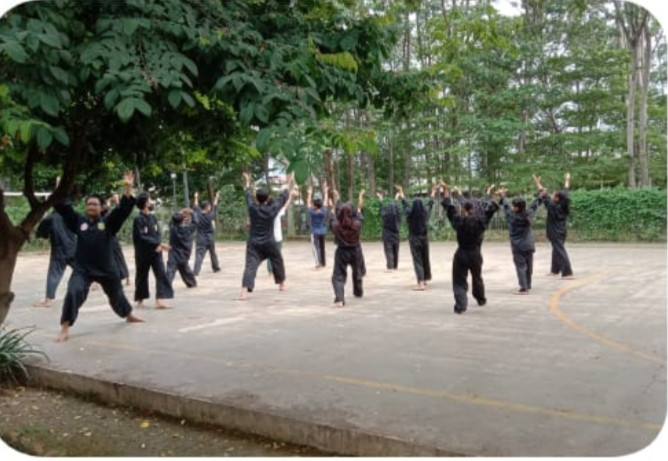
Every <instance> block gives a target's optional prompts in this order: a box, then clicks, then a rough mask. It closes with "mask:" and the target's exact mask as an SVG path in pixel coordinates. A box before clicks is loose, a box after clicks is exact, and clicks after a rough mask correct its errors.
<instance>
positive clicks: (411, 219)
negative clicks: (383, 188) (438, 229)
mask: <svg viewBox="0 0 668 461" xmlns="http://www.w3.org/2000/svg"><path fill="white" fill-rule="evenodd" d="M394 187H396V189H397V191H398V196H399V197H400V198H401V203H402V204H403V207H404V212H405V213H406V223H407V224H408V243H409V245H410V249H411V256H412V258H413V268H414V269H415V277H416V278H417V285H416V286H415V288H413V290H416V291H424V290H426V289H427V282H428V281H429V280H431V263H430V261H429V217H430V216H431V210H432V208H433V207H434V197H435V196H436V191H437V190H438V184H436V185H435V186H434V187H432V189H431V195H430V197H429V202H427V206H426V207H425V205H424V203H423V202H422V198H420V197H415V198H414V199H413V204H412V205H411V206H409V205H408V202H407V201H406V196H405V195H404V189H403V187H402V186H400V185H395V186H394Z"/></svg>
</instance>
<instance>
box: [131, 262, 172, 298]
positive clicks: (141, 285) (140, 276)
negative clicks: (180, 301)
mask: <svg viewBox="0 0 668 461" xmlns="http://www.w3.org/2000/svg"><path fill="white" fill-rule="evenodd" d="M135 263H136V266H137V270H136V273H135V301H141V300H143V299H147V298H150V297H151V295H150V293H149V290H148V272H149V270H151V269H152V270H153V276H154V277H155V290H156V295H155V297H156V299H170V298H173V297H174V290H172V284H171V282H170V281H169V280H168V279H167V274H166V273H165V263H164V262H163V260H162V252H158V251H151V252H150V253H146V254H144V253H135Z"/></svg>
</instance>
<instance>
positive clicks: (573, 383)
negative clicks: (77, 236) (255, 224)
mask: <svg viewBox="0 0 668 461" xmlns="http://www.w3.org/2000/svg"><path fill="white" fill-rule="evenodd" d="M363 248H364V253H365V257H366V262H367V269H368V273H367V277H366V278H365V280H364V288H365V296H364V298H362V299H356V298H353V297H352V287H351V283H350V281H348V284H347V286H346V296H347V299H346V301H347V305H346V307H344V308H342V309H335V308H332V300H333V293H332V288H331V281H330V278H331V263H332V262H333V256H334V250H335V247H334V245H333V243H332V242H331V241H328V242H327V259H328V260H327V263H328V264H329V266H328V268H327V269H326V270H324V271H318V272H316V271H314V270H313V268H312V265H313V263H312V254H311V250H310V247H309V244H308V243H307V242H287V243H285V244H284V247H283V254H284V257H285V260H286V267H287V274H288V284H289V290H288V291H286V292H279V291H278V290H277V287H276V286H275V285H274V284H273V280H272V279H270V278H268V277H267V273H266V270H265V268H264V266H262V267H261V269H260V271H259V272H258V277H257V284H256V291H255V292H254V293H251V294H250V295H249V299H248V300H247V301H246V302H239V301H235V300H234V298H235V297H236V295H237V293H238V290H239V286H240V281H241V275H242V270H243V263H244V249H245V245H244V243H242V242H225V243H218V245H217V249H218V256H219V258H220V259H221V264H222V267H223V270H222V272H220V273H217V274H213V273H212V272H211V266H210V262H209V260H208V259H206V260H205V263H204V266H203V270H202V274H200V277H199V284H200V285H199V287H198V288H196V289H193V290H186V288H185V286H184V285H183V283H182V282H181V280H180V279H179V278H178V275H177V279H176V280H175V284H174V285H175V290H176V298H175V299H174V300H173V303H172V304H173V306H174V307H175V308H174V309H172V310H167V311H158V310H154V309H152V308H145V309H143V310H137V313H138V315H139V316H141V317H142V318H144V319H145V320H146V321H147V323H144V324H126V323H125V322H123V321H122V320H120V319H119V318H118V317H116V316H115V314H114V313H113V311H111V308H110V307H108V305H107V303H106V298H105V297H104V295H103V294H102V293H101V292H100V291H95V292H91V294H90V296H89V299H88V301H87V303H86V304H85V305H84V307H83V308H82V310H81V312H80V316H79V319H78V321H77V323H76V324H75V325H74V326H73V328H72V329H71V337H70V340H69V341H68V342H66V343H62V344H60V343H54V342H53V341H52V340H53V338H54V337H55V335H56V333H57V331H58V323H59V316H60V305H61V302H62V297H63V296H64V293H65V288H66V280H65V281H64V282H63V283H61V285H60V287H59V291H58V298H59V299H58V301H57V304H56V307H54V308H51V309H37V308H31V307H30V306H31V304H32V303H33V302H34V301H36V300H37V299H40V297H41V296H43V294H44V283H45V282H44V281H45V277H46V268H47V264H48V255H46V254H24V255H22V256H21V257H20V258H19V261H18V265H17V271H16V274H15V278H14V284H13V288H14V291H15V292H16V300H15V302H14V304H13V307H12V311H11V312H10V315H9V318H8V322H7V323H8V325H9V326H12V327H20V326H28V325H33V326H35V327H36V328H37V331H36V332H35V333H33V334H32V335H31V336H30V339H31V341H33V342H35V343H37V344H39V345H40V346H41V347H42V348H43V350H44V351H45V352H47V353H48V356H49V357H50V362H46V361H44V360H42V359H36V360H33V361H32V363H33V364H34V365H35V366H36V368H35V369H34V375H35V376H36V377H37V380H38V381H42V382H44V383H47V384H49V385H52V386H56V387H61V388H69V389H71V390H76V391H79V392H84V393H89V394H97V395H98V396H100V397H101V398H107V399H110V400H116V401H123V402H125V403H131V404H134V405H139V406H145V407H147V408H153V409H157V410H161V411H164V412H165V413H168V414H174V415H176V416H179V417H181V416H183V417H186V416H187V417H188V418H190V419H198V420H201V421H207V422H214V423H219V424H226V425H229V426H232V427H236V428H240V429H243V430H252V431H255V432H257V433H260V434H262V435H268V436H271V437H277V438H282V439H286V440H289V441H293V442H297V443H306V444H312V445H315V446H319V447H321V448H324V449H329V450H332V451H334V452H337V453H340V454H344V453H350V454H358V455H424V454H426V455H442V454H464V455H483V456H543V455H552V456H564V455H565V456H590V455H594V456H616V455H623V454H629V453H634V452H636V451H638V450H640V449H642V448H644V447H646V446H648V445H649V444H650V443H651V442H652V441H653V440H654V439H655V438H656V437H657V434H658V433H659V432H660V430H661V428H662V426H663V423H664V418H665V415H666V247H665V245H625V244H591V245H585V244H569V245H568V247H567V248H568V250H569V253H570V257H571V261H572V263H573V267H574V270H575V275H576V277H577V279H576V280H574V281H562V280H560V279H558V278H553V277H547V276H545V274H546V272H548V268H549V258H550V246H549V244H548V243H540V244H538V245H537V251H536V254H535V269H534V282H533V290H532V291H531V294H530V295H529V296H517V295H513V294H512V291H513V290H514V289H515V288H516V286H517V281H516V280H517V279H516V275H515V271H514V266H513V265H512V257H511V252H510V246H509V244H508V243H507V242H503V243H493V242H486V243H485V244H484V245H483V256H484V259H485V263H484V266H483V277H484V279H485V284H486V290H487V298H488V305H487V306H485V307H478V306H477V305H476V304H475V301H474V300H473V299H472V298H471V297H469V302H470V304H469V310H468V312H467V313H465V314H464V315H461V316H457V315H455V314H453V312H452V308H453V297H452V287H451V283H450V272H451V263H452V255H453V253H454V250H455V244H454V243H453V242H444V243H441V242H439V243H433V244H432V246H431V251H430V252H431V260H432V272H433V274H434V279H433V280H432V282H431V283H430V285H429V288H428V290H427V291H425V292H413V291H412V290H411V288H412V286H413V285H414V283H415V279H414V273H413V269H412V263H411V260H410V252H409V249H408V244H407V242H402V247H401V250H400V262H399V266H400V268H399V270H398V271H397V272H395V273H391V274H387V273H384V272H383V270H384V265H385V262H384V256H383V253H382V247H381V244H380V243H377V242H374V243H365V244H364V245H363ZM125 251H126V257H127V259H128V265H129V266H130V267H131V272H134V270H133V264H134V261H133V258H132V251H131V249H130V248H126V249H125ZM68 276H69V270H68V272H67V273H66V277H68ZM151 292H152V293H154V285H153V280H152V279H151ZM126 293H127V294H128V297H129V298H130V299H132V295H133V290H132V287H128V288H127V289H126ZM148 306H152V301H151V303H149V304H148ZM40 370H41V372H40ZM105 383H106V384H105ZM105 386H106V387H105ZM105 389H106V390H105ZM142 392H143V393H142ZM161 399H162V400H161ZM662 437H665V434H663V435H662Z"/></svg>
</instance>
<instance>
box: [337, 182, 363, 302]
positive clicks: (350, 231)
mask: <svg viewBox="0 0 668 461" xmlns="http://www.w3.org/2000/svg"><path fill="white" fill-rule="evenodd" d="M363 195H364V190H362V191H360V194H359V199H358V204H357V213H355V211H354V210H353V206H352V204H351V203H345V204H343V205H341V206H340V207H337V211H336V219H335V220H334V221H333V222H332V232H333V233H334V242H335V243H336V253H334V271H333V273H332V286H333V288H334V307H343V306H344V305H345V297H344V289H345V285H346V279H347V277H348V266H350V267H351V268H352V272H353V274H352V275H353V295H354V296H355V297H356V298H361V297H362V296H363V295H364V289H363V287H362V278H363V277H364V275H365V273H366V269H365V267H364V256H363V254H362V246H361V245H360V235H361V233H362V221H363V220H364V218H363V216H362V205H363Z"/></svg>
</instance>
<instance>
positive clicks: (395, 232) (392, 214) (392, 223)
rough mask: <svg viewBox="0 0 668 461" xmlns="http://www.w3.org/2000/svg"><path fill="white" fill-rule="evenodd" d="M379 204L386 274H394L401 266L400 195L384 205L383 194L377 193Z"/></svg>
mask: <svg viewBox="0 0 668 461" xmlns="http://www.w3.org/2000/svg"><path fill="white" fill-rule="evenodd" d="M376 196H377V197H378V200H379V202H378V204H379V205H380V218H381V219H382V221H383V232H382V238H383V250H385V263H386V270H385V272H394V271H396V270H397V267H398V266H399V244H400V241H401V239H400V237H399V231H400V230H401V213H400V212H399V207H398V206H397V199H398V198H399V193H398V192H397V194H396V195H395V196H394V201H392V202H390V203H383V194H382V193H381V192H376Z"/></svg>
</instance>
